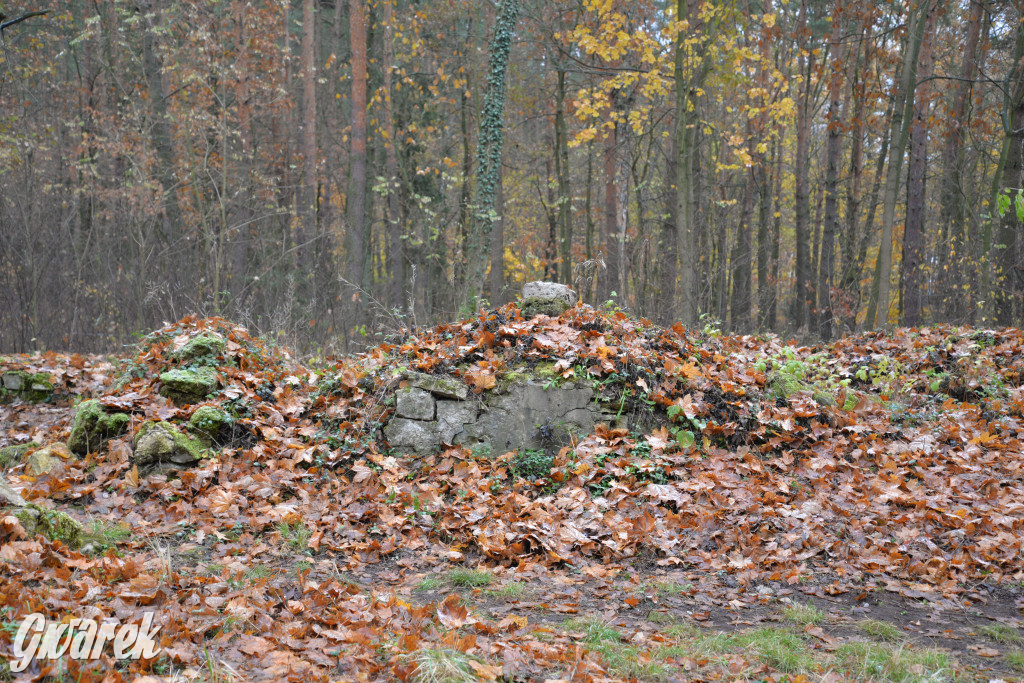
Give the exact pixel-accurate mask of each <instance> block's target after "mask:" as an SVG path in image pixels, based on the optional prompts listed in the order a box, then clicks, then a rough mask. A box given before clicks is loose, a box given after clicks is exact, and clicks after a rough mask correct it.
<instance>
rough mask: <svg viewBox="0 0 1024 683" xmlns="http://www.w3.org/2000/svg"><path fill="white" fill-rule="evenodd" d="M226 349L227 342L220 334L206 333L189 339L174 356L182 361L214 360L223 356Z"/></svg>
mask: <svg viewBox="0 0 1024 683" xmlns="http://www.w3.org/2000/svg"><path fill="white" fill-rule="evenodd" d="M226 348H227V342H226V341H224V338H223V337H221V336H220V335H219V334H214V333H212V332H204V333H202V334H197V335H196V336H194V337H192V338H191V339H189V340H188V341H187V342H185V345H184V346H182V347H181V348H180V349H178V350H177V351H175V352H174V353H173V354H172V356H173V357H174V358H176V359H177V360H180V361H189V360H197V359H204V358H210V359H212V358H216V357H217V356H220V355H221V354H223V353H224V349H226Z"/></svg>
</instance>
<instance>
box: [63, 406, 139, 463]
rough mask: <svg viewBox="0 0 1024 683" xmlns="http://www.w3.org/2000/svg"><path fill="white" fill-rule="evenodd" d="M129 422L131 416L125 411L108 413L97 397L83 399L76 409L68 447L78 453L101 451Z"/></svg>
mask: <svg viewBox="0 0 1024 683" xmlns="http://www.w3.org/2000/svg"><path fill="white" fill-rule="evenodd" d="M129 422H131V418H130V417H129V416H128V415H126V414H125V413H110V414H107V410H106V408H104V407H103V404H102V403H100V402H99V401H97V400H96V399H91V400H89V401H82V403H80V404H79V405H78V408H77V410H76V411H75V420H74V422H73V423H72V425H71V435H70V436H69V437H68V448H70V449H71V451H72V452H74V453H77V454H78V455H85V454H86V453H92V452H96V451H99V450H101V449H102V448H103V446H105V445H106V443H107V441H109V440H110V439H112V438H114V437H115V436H118V435H120V434H121V433H123V432H124V430H125V429H127V427H128V423H129Z"/></svg>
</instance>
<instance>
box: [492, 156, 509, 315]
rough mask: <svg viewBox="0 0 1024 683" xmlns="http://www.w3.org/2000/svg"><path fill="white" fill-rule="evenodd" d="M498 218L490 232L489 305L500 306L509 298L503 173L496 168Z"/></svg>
mask: <svg viewBox="0 0 1024 683" xmlns="http://www.w3.org/2000/svg"><path fill="white" fill-rule="evenodd" d="M495 201H496V202H497V212H498V218H497V220H496V221H494V231H493V232H492V233H491V275H490V280H491V282H490V287H491V305H493V306H501V305H502V304H504V303H505V302H507V301H508V300H509V293H508V292H507V291H505V289H506V287H505V174H504V172H503V171H502V169H501V168H498V187H497V189H496V190H495Z"/></svg>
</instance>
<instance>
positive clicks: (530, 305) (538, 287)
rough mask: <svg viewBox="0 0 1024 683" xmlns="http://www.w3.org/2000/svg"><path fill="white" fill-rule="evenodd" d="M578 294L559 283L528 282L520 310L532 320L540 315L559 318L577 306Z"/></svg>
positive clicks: (524, 288) (525, 316)
mask: <svg viewBox="0 0 1024 683" xmlns="http://www.w3.org/2000/svg"><path fill="white" fill-rule="evenodd" d="M576 301H577V297H576V292H574V291H572V289H571V288H570V287H569V286H568V285H560V284H558V283H557V282H543V281H537V282H527V283H526V284H525V285H523V300H522V301H520V302H519V310H520V311H522V314H523V317H524V318H526V319H530V318H532V317H534V316H538V315H549V316H551V317H557V316H560V315H562V314H563V313H565V312H566V311H567V310H569V309H570V308H572V307H573V306H575V305H576Z"/></svg>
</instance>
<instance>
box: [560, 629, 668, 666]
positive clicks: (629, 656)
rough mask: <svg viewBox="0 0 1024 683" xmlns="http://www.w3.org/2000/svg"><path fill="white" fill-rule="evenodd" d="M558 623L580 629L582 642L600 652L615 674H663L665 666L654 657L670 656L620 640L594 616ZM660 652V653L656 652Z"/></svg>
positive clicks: (615, 632)
mask: <svg viewBox="0 0 1024 683" xmlns="http://www.w3.org/2000/svg"><path fill="white" fill-rule="evenodd" d="M562 627H563V628H564V629H566V630H569V631H576V632H582V633H583V642H585V643H586V644H587V646H588V647H589V648H590V649H591V650H593V651H594V652H597V653H599V654H600V655H601V658H602V659H603V660H604V663H605V665H606V666H607V667H608V673H610V674H613V675H615V676H616V677H619V678H625V679H634V680H641V681H651V680H658V679H661V678H664V677H665V676H666V675H667V673H668V669H667V668H666V667H665V665H664V664H663V663H662V662H660V661H658V659H665V658H667V657H671V656H674V653H669V654H667V655H666V654H664V653H659V651H655V657H653V658H652V657H651V656H650V655H648V654H647V652H646V651H644V650H641V649H640V648H637V647H633V646H632V645H627V644H626V643H623V642H622V634H620V633H619V632H618V631H617V630H616V629H614V628H612V627H611V626H609V625H608V624H607V623H606V622H604V621H603V620H601V619H599V618H597V617H581V618H575V619H568V620H566V621H565V622H564V623H563V624H562ZM659 654H661V655H662V656H659Z"/></svg>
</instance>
